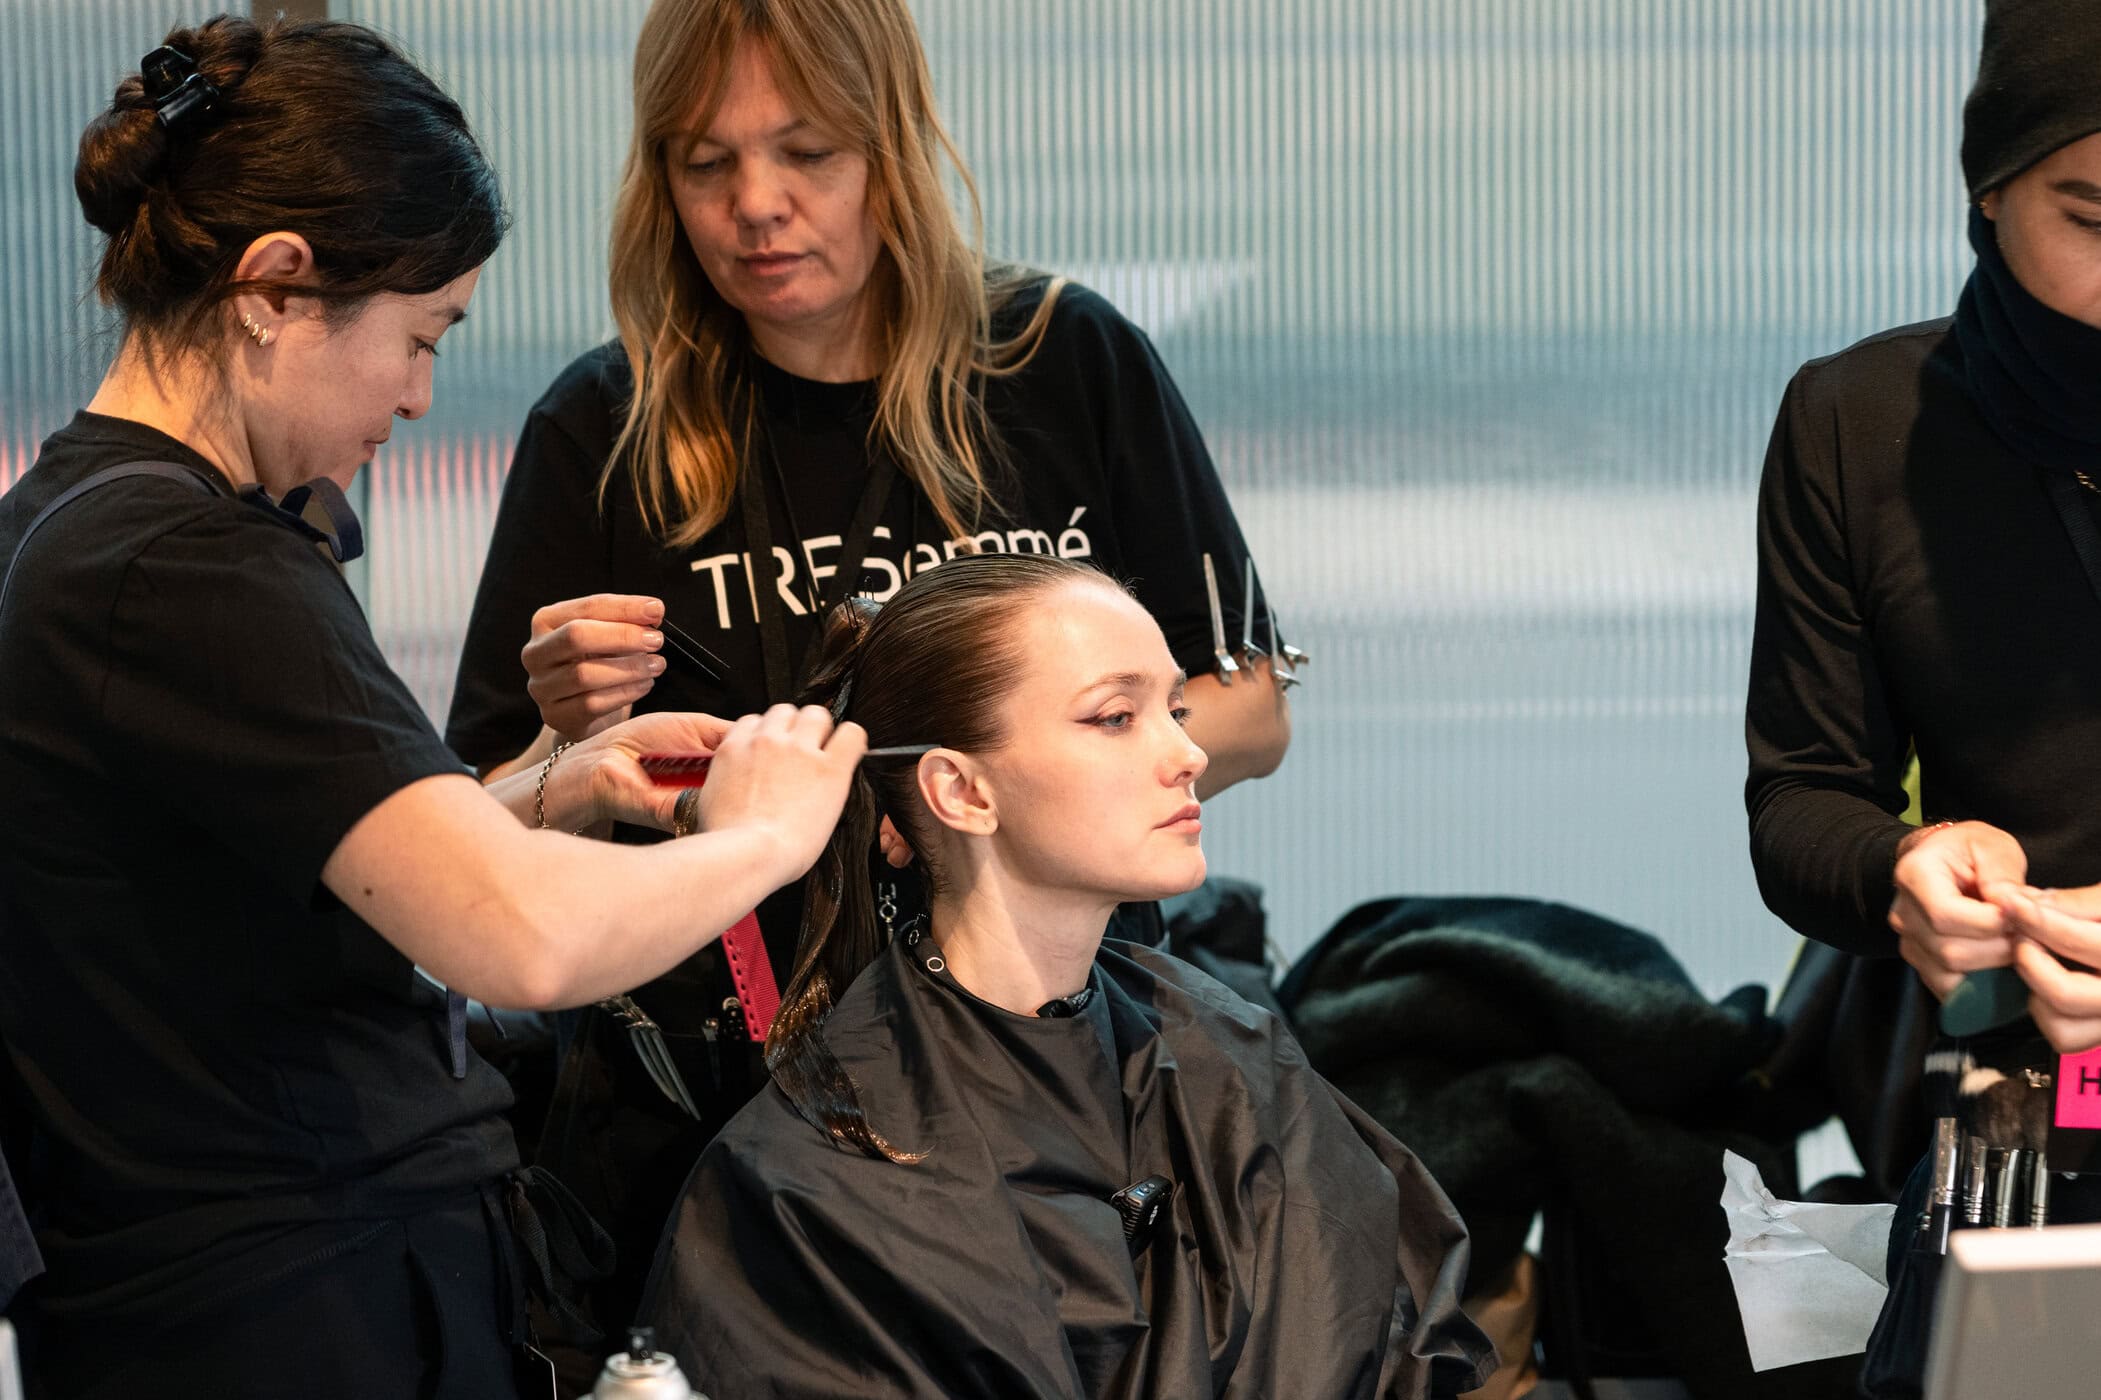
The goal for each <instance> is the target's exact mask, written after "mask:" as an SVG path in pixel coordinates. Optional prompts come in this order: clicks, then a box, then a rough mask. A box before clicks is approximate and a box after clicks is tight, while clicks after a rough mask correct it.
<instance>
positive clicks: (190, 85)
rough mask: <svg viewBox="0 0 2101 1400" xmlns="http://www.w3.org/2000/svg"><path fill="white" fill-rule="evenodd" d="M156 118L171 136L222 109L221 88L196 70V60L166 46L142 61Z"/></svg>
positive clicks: (141, 67)
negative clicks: (214, 85) (220, 102)
mask: <svg viewBox="0 0 2101 1400" xmlns="http://www.w3.org/2000/svg"><path fill="white" fill-rule="evenodd" d="M139 76H140V77H141V78H143V79H144V80H145V84H146V96H148V97H149V98H151V99H153V115H154V117H155V119H156V120H158V121H159V122H160V124H161V126H162V127H164V128H165V129H166V130H167V131H169V132H170V133H171V134H172V133H174V132H178V131H181V130H183V129H184V128H185V127H187V126H188V125H190V124H191V123H192V122H196V121H200V120H202V119H203V118H205V117H207V116H210V115H211V114H212V113H213V112H216V111H218V110H219V89H217V88H215V87H213V86H212V85H211V84H210V83H208V82H206V81H205V79H204V74H202V73H200V72H198V71H197V61H196V60H195V59H193V58H191V57H190V56H189V55H188V54H186V53H184V52H183V51H182V50H181V49H171V48H169V47H168V46H167V45H165V44H163V45H161V47H159V48H157V49H155V50H154V51H153V52H152V53H149V54H147V55H146V56H145V57H144V58H142V59H140V60H139Z"/></svg>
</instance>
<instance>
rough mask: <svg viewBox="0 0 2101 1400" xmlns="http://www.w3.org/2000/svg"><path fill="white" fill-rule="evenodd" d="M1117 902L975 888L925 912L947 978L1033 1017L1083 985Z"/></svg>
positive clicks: (1005, 1007) (938, 902)
mask: <svg viewBox="0 0 2101 1400" xmlns="http://www.w3.org/2000/svg"><path fill="white" fill-rule="evenodd" d="M1115 910H1116V905H1115V903H1114V901H1107V902H1105V901H1103V900H1102V899H1101V898H1100V897H1098V896H1087V897H1076V896H1072V895H1069V894H1066V895H1062V896H1048V897H1046V896H1044V895H1042V894H1040V893H1034V894H1028V895H1024V894H1023V893H1022V892H1019V891H1013V890H1007V889H1001V888H998V887H996V886H988V885H987V884H984V883H980V884H979V885H977V886H976V887H974V888H972V889H968V890H962V891H957V892H954V893H952V894H944V895H937V896H935V898H934V901H933V906H932V908H931V909H930V911H929V913H930V915H931V917H932V921H933V929H934V939H935V941H936V942H937V943H939V944H940V945H941V956H942V958H943V959H944V960H946V962H947V963H948V970H949V972H950V973H951V974H952V975H953V976H954V977H955V979H956V980H957V981H958V982H960V983H962V984H963V986H964V987H965V988H966V989H968V990H969V992H970V993H971V995H973V996H975V997H977V998H978V999H979V1000H981V1001H989V1002H991V1003H992V1004H993V1005H994V1006H997V1007H999V1008H1001V1009H1002V1010H1006V1011H1012V1012H1014V1013H1016V1014H1017V1015H1022V1016H1033V1015H1035V1014H1036V1011H1037V1009H1038V1008H1039V1007H1041V1006H1042V1005H1043V1004H1044V1003H1045V1002H1047V1001H1051V1000H1054V999H1055V998H1058V997H1068V996H1071V995H1072V994H1073V993H1075V992H1077V991H1079V990H1080V989H1081V988H1083V987H1085V986H1086V985H1087V976H1088V972H1089V970H1090V969H1092V968H1093V966H1094V955H1095V954H1096V953H1097V952H1098V951H1100V949H1101V946H1102V934H1103V932H1104V931H1105V930H1106V929H1107V928H1108V926H1109V916H1110V915H1111V914H1112V913H1114V912H1115Z"/></svg>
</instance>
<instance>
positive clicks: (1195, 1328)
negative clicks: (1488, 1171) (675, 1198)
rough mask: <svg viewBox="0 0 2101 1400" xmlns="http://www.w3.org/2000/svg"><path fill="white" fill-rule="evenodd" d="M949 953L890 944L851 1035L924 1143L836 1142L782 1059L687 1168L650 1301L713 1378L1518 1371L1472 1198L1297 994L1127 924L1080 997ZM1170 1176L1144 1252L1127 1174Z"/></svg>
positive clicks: (910, 1131) (865, 1387)
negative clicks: (804, 1102) (1047, 1012)
mask: <svg viewBox="0 0 2101 1400" xmlns="http://www.w3.org/2000/svg"><path fill="white" fill-rule="evenodd" d="M932 950H933V945H932V944H931V943H929V942H925V941H921V942H919V943H918V944H917V947H916V948H915V949H907V948H906V947H905V946H904V944H903V942H902V941H900V942H899V943H898V944H895V945H893V947H892V949H891V951H890V952H889V953H888V954H886V955H885V956H883V957H881V958H879V959H878V960H877V961H876V962H875V963H874V964H873V965H872V966H871V967H870V968H869V969H868V971H867V972H865V973H864V974H863V975H862V976H861V977H860V978H859V979H857V980H856V981H855V983H854V984H853V986H852V987H851V988H850V989H849V990H848V992H847V994H846V996H845V997H844V998H843V999H842V1000H841V1002H840V1004H839V1006H838V1007H837V1009H836V1010H835V1011H834V1012H833V1014H832V1016H831V1018H830V1020H829V1022H828V1023H827V1027H826V1031H825V1034H826V1037H827V1039H828V1040H829V1042H830V1044H831V1046H832V1049H833V1051H834V1052H835V1053H836V1054H837V1055H838V1057H839V1060H840V1062H841V1063H842V1064H843V1065H844V1066H845V1067H846V1068H847V1070H848V1072H849V1073H850V1074H851V1075H852V1076H853V1078H854V1080H855V1082H856V1084H857V1085H858V1086H859V1088H860V1091H861V1096H862V1101H863V1103H864V1106H865V1107H866V1109H867V1112H868V1116H869V1120H870V1121H871V1122H872V1123H873V1124H874V1125H875V1127H876V1128H877V1130H878V1131H880V1132H882V1133H883V1134H885V1135H886V1136H887V1137H888V1138H889V1140H890V1141H891V1142H893V1143H895V1144H896V1145H898V1146H900V1147H902V1148H905V1149H906V1150H909V1151H922V1152H925V1153H926V1157H925V1159H924V1160H923V1161H920V1162H917V1163H910V1164H900V1163H894V1162H888V1161H879V1160H876V1159H873V1158H870V1157H867V1156H864V1155H862V1154H860V1153H858V1152H851V1151H847V1150H843V1149H841V1148H838V1147H836V1146H833V1145H832V1144H831V1142H830V1140H829V1139H828V1138H827V1137H826V1136H825V1135H824V1134H823V1133H822V1132H821V1131H820V1130H819V1129H817V1128H816V1127H814V1126H813V1125H812V1124H810V1123H809V1122H807V1121H806V1120H805V1119H803V1118H802V1117H801V1116H800V1115H799V1114H798V1112H797V1111H796V1109H795V1108H794V1107H793V1106H792V1105H791V1104H790V1103H789V1102H788V1100H787V1098H786V1096H784V1095H783V1094H782V1093H781V1091H780V1089H779V1088H778V1087H776V1086H772V1085H769V1086H768V1088H767V1090H766V1092H765V1093H763V1094H762V1095H760V1097H759V1098H757V1099H756V1100H754V1101H753V1102H752V1103H751V1104H750V1105H749V1106H748V1107H746V1108H745V1109H744V1111H743V1112H742V1113H740V1114H739V1115H738V1116H737V1117H736V1118H735V1119H734V1120H733V1121H732V1122H731V1123H730V1125H729V1127H728V1128H726V1129H725V1130H724V1131H723V1133H722V1135H721V1136H720V1137H719V1138H718V1139H717V1140H716V1141H715V1143H714V1144H713V1145H711V1146H710V1147H709V1149H708V1150H707V1152H706V1153H705V1154H704V1155H703V1156H702V1158H701V1160H700V1164H699V1166H698V1167H697V1168H696V1169H695V1171H694V1173H693V1176H692V1177H691V1179H690V1180H689V1181H688V1182H687V1185H686V1189H685V1192H684V1195H683V1197H682V1199H681V1201H680V1203H679V1206H678V1209H677V1211H676V1212H675V1214H674V1215H673V1218H672V1221H671V1225H670V1231H671V1233H670V1235H669V1236H668V1238H667V1240H666V1242H665V1246H664V1249H663V1251H662V1253H661V1255H660V1257H659V1260H658V1264H657V1273H656V1276H655V1278H654V1279H653V1281H652V1289H651V1297H652V1301H651V1304H650V1308H649V1312H650V1320H651V1321H652V1322H653V1323H654V1324H655V1326H656V1327H657V1335H658V1339H659V1342H660V1343H661V1344H663V1345H666V1346H668V1347H669V1348H670V1349H671V1350H673V1351H674V1352H675V1353H676V1354H677V1356H678V1358H679V1361H680V1364H681V1365H682V1366H684V1367H685V1368H686V1370H687V1373H688V1375H689V1376H691V1377H692V1379H693V1381H694V1383H695V1385H696V1386H697V1387H699V1388H700V1389H703V1390H707V1391H710V1392H712V1393H714V1394H717V1395H724V1396H737V1397H739V1400H752V1398H753V1397H763V1396H790V1395H793V1396H856V1397H859V1396H951V1397H954V1396H986V1397H994V1396H996V1397H1002V1400H1018V1398H1019V1397H1035V1396H1090V1397H1097V1396H1098V1397H1109V1396H1116V1397H1126V1396H1129V1397H1136V1396H1159V1397H1175V1398H1176V1400H1182V1398H1183V1397H1194V1396H1204V1395H1215V1396H1236V1397H1249V1400H1255V1398H1256V1397H1264V1398H1265V1400H1282V1398H1283V1397H1301V1396H1303V1397H1309V1400H1310V1398H1311V1397H1319V1398H1320V1400H1339V1397H1346V1396H1373V1395H1394V1396H1411V1397H1412V1396H1427V1395H1453V1394H1457V1393H1458V1392H1460V1391H1463V1390H1467V1389H1471V1388H1473V1387H1475V1386H1477V1385H1479V1384H1480V1383H1481V1381H1482V1380H1483V1379H1485V1378H1486V1376H1487V1375H1488V1374H1489V1373H1490V1372H1491V1371H1492V1370H1493V1369H1494V1366H1495V1356H1494V1351H1493V1348H1492V1347H1491V1346H1490V1345H1489V1343H1488V1341H1487V1340H1486V1339H1485V1338H1484V1337H1483V1336H1482V1335H1481V1333H1480V1332H1479V1331H1478V1330H1477V1329H1476V1328H1475V1327H1474V1325H1473V1324H1472V1323H1471V1322H1470V1321H1468V1320H1467V1318H1466V1317H1465V1315H1464V1314H1463V1313H1462V1312H1461V1311H1460V1310H1459V1298H1460V1292H1461V1290H1462V1288H1463V1287H1464V1286H1465V1282H1466V1269H1467V1259H1468V1248H1467V1237H1466V1228H1465V1226H1463V1225H1462V1224H1461V1223H1460V1221H1459V1217H1458V1216H1457V1214H1456V1213H1455V1212H1454V1211H1453V1210H1452V1207H1451V1203H1450V1202H1449V1201H1448V1200H1446V1198H1445V1195H1444V1193H1443V1192H1442V1191H1441V1190H1439V1189H1438V1187H1437V1184H1436V1183H1435V1182H1434V1181H1432V1180H1431V1179H1430V1176H1429V1174H1428V1173H1427V1172H1426V1171H1424V1169H1423V1167H1422V1165H1421V1164H1420V1163H1419V1162H1417V1160H1416V1159H1415V1157H1414V1155H1413V1154H1412V1153H1410V1152H1409V1151H1408V1149H1407V1148H1405V1147H1403V1146H1401V1145H1400V1144H1399V1143H1398V1142H1396V1141H1395V1140H1394V1139H1393V1138H1391V1137H1390V1136H1388V1135H1387V1134H1386V1133H1385V1131H1384V1130H1382V1129H1381V1128H1379V1127H1378V1125H1376V1124H1375V1123H1373V1122H1372V1121H1371V1120H1370V1119H1369V1118H1367V1117H1365V1116H1364V1115H1363V1114H1362V1113H1360V1112H1359V1111H1358V1110H1357V1108H1356V1107H1355V1106H1354V1105H1352V1104H1351V1103H1350V1102H1349V1101H1348V1100H1347V1099H1344V1098H1343V1097H1342V1096H1341V1095H1340V1094H1337V1093H1336V1092H1335V1091H1334V1090H1333V1089H1332V1088H1330V1087H1329V1086H1328V1084H1327V1083H1326V1081H1324V1080H1323V1079H1321V1078H1320V1076H1319V1075H1317V1074H1315V1073H1314V1072H1313V1071H1312V1069H1311V1068H1309V1067H1308V1066H1307V1063H1306V1059H1305V1056H1304V1054H1303V1053H1302V1052H1301V1051H1300V1049H1299V1047H1298V1043H1297V1042H1296V1041H1295V1040H1294V1039H1293V1038H1292V1036H1291V1033H1290V1032H1289V1031H1288V1030H1287V1029H1286V1028H1285V1027H1284V1025H1283V1023H1282V1022H1281V1021H1279V1020H1278V1019H1277V1018H1276V1017H1274V1016H1273V1015H1271V1014H1270V1013H1268V1012H1266V1011H1263V1010H1260V1009H1258V1008H1256V1007H1254V1006H1252V1005H1250V1004H1249V1003H1247V1002H1245V1001H1243V1000H1241V999H1240V998H1239V997H1237V996H1235V995H1234V994H1233V993H1232V992H1231V991H1229V990H1228V989H1227V988H1226V987H1225V986H1223V985H1222V984H1221V983H1218V982H1215V981H1213V980H1212V979H1211V978H1209V977H1206V976H1205V975H1204V974H1202V973H1201V972H1198V971H1197V970H1196V969H1194V968H1192V967H1190V966H1189V965H1188V964H1186V963H1183V962H1181V961H1179V960H1177V959H1175V958H1172V957H1169V956H1168V955H1166V954H1163V953H1159V952H1156V951H1154V950H1152V949H1148V948H1144V947H1141V946H1140V945H1137V944H1131V943H1121V942H1117V941H1114V940H1110V941H1105V942H1104V943H1103V945H1102V949H1101V953H1100V955H1099V957H1098V958H1097V960H1096V963H1095V969H1094V973H1093V978H1092V985H1093V986H1094V987H1095V988H1096V995H1095V996H1094V997H1093V998H1092V999H1091V1000H1090V1001H1089V1002H1088V1004H1087V1006H1086V1007H1085V1009H1084V1010H1083V1011H1082V1012H1081V1013H1080V1014H1079V1015H1077V1016H1073V1017H1070V1018H1042V1017H1026V1016H1017V1015H1013V1014H1011V1013H1009V1012H1006V1011H1002V1010H1000V1009H998V1008H996V1007H993V1006H991V1005H989V1004H987V1003H985V1002H982V1001H979V1000H978V999H977V998H975V997H973V996H971V995H970V994H969V993H968V992H966V991H964V990H963V989H962V988H961V987H960V986H958V985H957V984H956V982H955V981H954V979H953V978H952V977H950V976H948V975H946V974H945V973H942V972H938V971H930V970H928V968H927V967H926V965H925V961H924V960H926V959H928V958H930V957H931V956H932ZM934 961H935V963H936V966H937V967H938V958H936V959H934ZM1155 1173H1158V1174H1161V1175H1164V1176H1167V1177H1168V1178H1170V1179H1171V1180H1172V1181H1173V1182H1174V1183H1175V1192H1174V1198H1173V1205H1172V1216H1171V1218H1170V1217H1168V1216H1165V1215H1163V1216H1162V1217H1161V1219H1160V1221H1159V1223H1158V1226H1157V1227H1156V1229H1155V1231H1154V1232H1153V1234H1152V1236H1151V1239H1150V1242H1149V1244H1146V1245H1144V1246H1143V1247H1142V1250H1141V1252H1138V1253H1137V1254H1136V1256H1135V1257H1134V1255H1133V1249H1132V1246H1130V1245H1127V1244H1126V1242H1125V1239H1124V1232H1123V1226H1122V1221H1121V1219H1120V1217H1119V1215H1118V1213H1117V1211H1116V1208H1115V1207H1114V1206H1113V1205H1111V1204H1110V1200H1109V1198H1110V1197H1111V1196H1112V1195H1113V1194H1114V1193H1115V1192H1117V1191H1118V1190H1120V1189H1121V1188H1123V1187H1124V1186H1126V1185H1129V1184H1131V1183H1132V1182H1134V1181H1137V1180H1140V1179H1142V1178H1144V1177H1146V1176H1149V1175H1152V1174H1155Z"/></svg>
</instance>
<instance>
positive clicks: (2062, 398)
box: [1955, 208, 2101, 471]
mask: <svg viewBox="0 0 2101 1400" xmlns="http://www.w3.org/2000/svg"><path fill="white" fill-rule="evenodd" d="M1970 247H1972V248H1973V249H1975V250H1976V253H1977V266H1976V268H1975V269H1974V270H1972V272H1971V273H1970V280H1969V281H1968V283H1966V284H1965V285H1964V287H1963V289H1962V299H1961V301H1959V302H1958V303H1956V307H1955V337H1956V339H1957V341H1958V342H1960V344H1961V346H1962V362H1963V368H1964V370H1965V372H1966V373H1967V374H1968V377H1969V383H1970V393H1971V394H1972V395H1973V396H1974V397H1975V398H1976V400H1977V404H1978V407H1979V408H1980V409H1981V410H1982V411H1983V413H1984V417H1985V421H1986V422H1988V423H1990V424H1991V426H1992V430H1993V431H1994V432H1996V433H1997V434H1998V435H1999V436H2000V438H2001V439H2002V440H2004V442H2005V443H2006V445H2007V446H2008V447H2010V448H2012V449H2013V450H2014V451H2015V452H2016V453H2017V454H2019V455H2020V456H2022V457H2026V458H2027V459H2028V460H2030V461H2032V462H2035V463H2036V464H2038V465H2039V466H2044V467H2051V468H2055V469H2057V470H2059V471H2075V470H2076V471H2087V470H2090V469H2091V468H2092V467H2093V466H2094V464H2095V463H2096V462H2097V461H2101V372H2097V371H2101V329H2096V328H2095V327H2093V326H2089V325H2087V324H2086V323H2085V322H2083V321H2077V320H2074V319H2073V318H2072V317H2070V316H2067V315H2065V314H2064V313H2063V312H2061V311H2056V310H2053V309H2052V308H2050V307H2048V306H2045V305H2044V304H2043V303H2042V302H2040V301H2038V300H2036V298H2035V296H2034V294H2033V293H2031V292H2030V291H2029V290H2028V289H2027V288H2026V287H2023V286H2022V285H2021V283H2020V279H2019V278H2017V277H2015V276H2014V275H2013V269H2012V268H2010V267H2008V266H2007V265H2006V258H2005V255H2004V254H2002V253H2001V252H2000V251H1999V238H1998V233H1997V231H1996V228H1995V226H1994V225H1993V223H1992V221H1991V220H1990V219H1988V218H1986V217H1985V216H1984V213H1983V211H1982V210H1979V209H1975V208H1972V209H1971V210H1970Z"/></svg>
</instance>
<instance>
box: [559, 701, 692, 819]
mask: <svg viewBox="0 0 2101 1400" xmlns="http://www.w3.org/2000/svg"><path fill="white" fill-rule="evenodd" d="M729 732H730V722H729V721H728V720H726V719H717V718H715V717H714V716H713V715H698V714H676V713H664V714H654V715H639V716H637V717H636V718H634V719H630V720H624V721H622V722H621V723H619V724H616V725H614V726H613V727H612V728H610V729H603V730H600V731H599V732H598V733H597V734H596V735H594V736H593V737H591V738H589V739H586V740H585V741H583V742H582V743H580V744H578V745H577V746H576V747H575V748H574V749H572V750H570V751H569V753H567V754H565V755H564V756H563V757H562V758H561V759H560V761H559V762H560V763H572V762H574V763H578V764H587V765H588V771H589V773H590V782H589V788H588V796H587V797H586V799H585V800H586V802H587V803H588V804H589V806H588V812H589V822H594V823H595V822H601V821H608V820H610V821H617V822H626V823H628V824H629V825H631V826H653V827H655V828H657V829H658V830H659V831H669V830H671V809H672V806H673V805H674V804H675V803H676V802H677V801H678V795H679V793H681V792H682V791H684V789H683V788H674V787H659V786H658V785H657V784H656V783H653V782H651V781H650V778H649V775H648V774H647V773H645V772H643V771H642V765H641V763H640V762H639V761H638V760H640V758H641V756H642V755H643V754H646V753H713V752H715V749H716V747H717V746H718V745H719V744H721V742H722V740H723V736H725V735H726V734H728V733H729ZM558 771H559V769H558Z"/></svg>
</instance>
